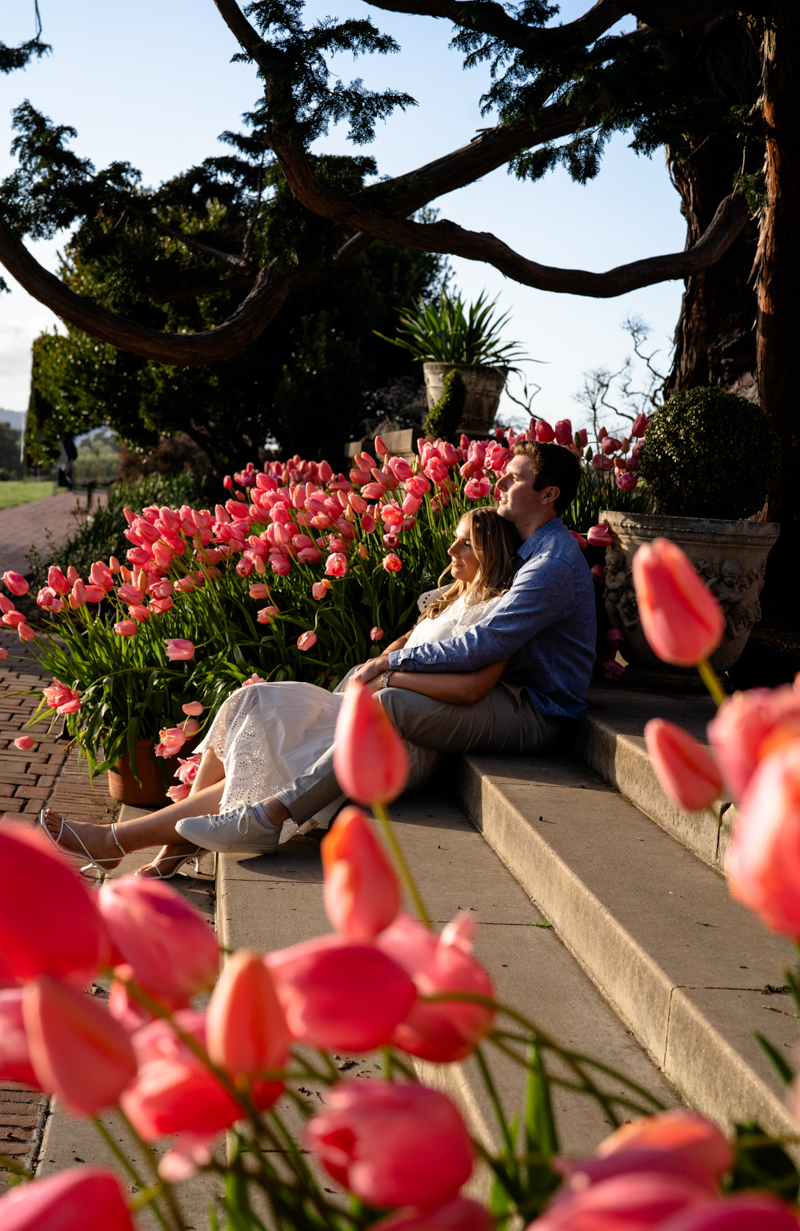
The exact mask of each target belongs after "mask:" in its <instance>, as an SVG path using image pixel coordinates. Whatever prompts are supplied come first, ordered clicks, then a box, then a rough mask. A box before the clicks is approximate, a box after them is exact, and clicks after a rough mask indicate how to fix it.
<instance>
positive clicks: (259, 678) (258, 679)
mask: <svg viewBox="0 0 800 1231" xmlns="http://www.w3.org/2000/svg"><path fill="white" fill-rule="evenodd" d="M266 682H267V681H266V680H265V679H264V677H263V675H256V673H255V672H253V674H252V675H251V676H249V677H248V678H247V679H246V680H242V688H248V687H250V686H251V685H252V684H266Z"/></svg>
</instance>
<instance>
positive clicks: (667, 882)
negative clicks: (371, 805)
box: [457, 756, 797, 1132]
mask: <svg viewBox="0 0 800 1231" xmlns="http://www.w3.org/2000/svg"><path fill="white" fill-rule="evenodd" d="M457 773H458V784H459V786H458V789H459V795H460V799H461V802H462V806H464V808H465V810H466V812H467V814H468V815H469V816H470V819H471V820H472V821H473V823H474V824H475V825H476V826H477V827H478V828H479V829H480V830H481V832H482V833H483V835H484V837H485V838H486V839H487V840H488V842H489V844H490V845H491V846H492V847H493V849H494V850H496V851H497V853H498V854H499V855H500V857H501V858H502V860H503V862H504V863H505V864H506V866H507V867H508V868H509V869H510V870H511V871H512V872H513V874H514V876H515V877H516V878H517V880H518V881H519V882H520V884H521V885H522V886H523V888H524V889H525V890H526V892H527V893H528V894H529V895H530V896H531V898H532V899H533V900H534V902H535V903H536V905H537V906H538V907H539V908H540V909H541V910H542V912H543V913H544V915H545V916H546V917H547V918H548V919H549V920H550V921H551V922H552V923H553V925H554V927H555V929H556V931H557V932H558V934H559V936H560V937H561V939H562V940H563V941H564V942H565V944H566V945H567V947H568V948H569V949H570V950H571V951H572V952H573V953H574V954H575V956H576V957H577V958H578V960H579V961H580V963H581V964H582V965H583V966H584V968H585V969H586V971H587V972H588V973H589V975H590V976H591V978H592V979H593V980H594V981H595V982H596V983H597V984H598V986H599V987H600V988H601V989H602V991H603V993H604V995H606V996H607V997H608V999H609V1000H610V1002H611V1003H612V1005H613V1006H614V1007H615V1009H616V1010H617V1012H618V1013H619V1014H620V1016H621V1017H622V1019H623V1020H624V1021H625V1022H627V1024H628V1025H629V1026H630V1028H631V1029H632V1030H633V1032H634V1034H635V1035H636V1037H637V1038H639V1039H640V1041H641V1042H642V1043H643V1044H644V1046H645V1047H646V1048H647V1050H648V1051H649V1053H650V1054H651V1055H652V1056H653V1058H654V1059H655V1061H656V1062H657V1063H658V1064H659V1065H660V1066H662V1067H663V1070H664V1073H665V1074H666V1076H667V1077H668V1079H669V1080H671V1081H672V1082H674V1084H675V1085H676V1086H677V1088H678V1090H679V1092H680V1093H681V1094H682V1096H683V1097H684V1098H686V1100H687V1101H689V1102H690V1103H692V1104H693V1105H694V1106H696V1107H698V1108H699V1109H700V1110H702V1111H704V1112H706V1113H707V1114H709V1115H712V1116H713V1117H714V1118H716V1119H718V1120H720V1121H722V1122H730V1121H731V1120H733V1119H740V1118H748V1117H750V1116H753V1115H756V1116H758V1117H760V1118H761V1119H762V1122H763V1123H764V1124H765V1126H767V1127H769V1128H770V1129H771V1130H773V1131H775V1132H786V1131H788V1130H789V1129H790V1126H791V1125H792V1121H791V1120H790V1118H789V1116H788V1113H787V1112H786V1111H785V1109H784V1107H783V1098H782V1089H781V1086H780V1083H779V1081H778V1079H777V1077H776V1076H775V1075H774V1073H773V1070H772V1068H771V1065H770V1064H769V1062H768V1061H767V1059H766V1057H765V1056H764V1055H763V1053H762V1051H761V1049H760V1047H759V1045H758V1043H757V1042H756V1041H755V1039H754V1038H753V1032H754V1031H755V1030H759V1031H761V1032H762V1033H763V1034H764V1035H766V1036H767V1037H768V1038H769V1039H770V1040H771V1041H772V1042H773V1043H774V1044H775V1045H776V1046H777V1047H778V1048H779V1050H782V1049H784V1048H786V1049H787V1051H788V1047H789V1046H791V1047H794V1045H795V1044H796V1038H797V1024H796V1021H795V1020H794V1018H793V1017H792V1016H791V1010H792V1006H791V1003H790V1002H789V1001H788V999H787V998H786V997H783V996H779V995H768V996H766V997H765V995H764V994H763V991H762V990H761V989H763V988H764V987H765V985H767V984H771V985H773V986H774V985H778V984H780V983H781V982H782V976H781V971H782V967H783V965H784V964H786V962H787V961H791V958H792V951H791V948H790V946H789V944H788V942H787V941H785V940H784V939H783V938H781V937H778V936H775V935H773V934H771V933H769V932H768V931H767V930H766V929H765V928H764V926H763V925H762V924H761V923H760V922H759V921H758V920H757V919H756V918H755V917H754V916H753V915H752V914H751V913H750V912H749V911H747V910H746V909H745V908H744V907H742V906H741V905H740V904H739V903H737V902H735V901H734V900H733V899H732V898H731V897H730V896H729V894H728V890H727V886H726V884H725V882H724V880H723V879H722V878H721V877H720V876H718V875H717V874H716V873H715V872H714V871H713V870H712V869H711V868H709V867H706V866H704V864H703V863H702V862H701V861H700V860H699V859H697V858H696V857H695V855H694V854H693V853H692V852H691V851H690V850H687V849H686V848H685V847H683V846H682V845H681V844H679V843H678V842H675V841H674V840H673V838H672V837H671V836H670V834H669V833H665V832H664V831H663V830H662V829H661V828H659V826H657V825H654V824H652V822H651V821H650V820H649V819H648V818H647V817H646V816H644V815H643V814H642V813H641V812H640V811H639V810H638V809H636V808H635V807H634V806H633V805H632V804H631V803H630V802H628V800H626V799H624V798H622V796H621V795H619V794H618V793H617V792H616V791H613V790H612V789H610V788H609V786H608V784H607V783H606V782H604V781H603V780H602V779H600V778H599V777H598V776H597V775H595V774H593V773H592V772H591V770H589V769H587V768H586V767H585V766H582V765H579V764H577V763H575V762H574V761H570V760H567V759H563V760H559V759H556V758H552V759H551V758H512V757H491V756H469V757H464V758H462V759H461V760H460V762H459V763H458V771H457ZM767 1002H769V1003H767ZM765 1004H766V1005H767V1010H770V1009H778V1010H779V1011H778V1012H771V1011H765V1010H764V1008H762V1006H763V1005H765Z"/></svg>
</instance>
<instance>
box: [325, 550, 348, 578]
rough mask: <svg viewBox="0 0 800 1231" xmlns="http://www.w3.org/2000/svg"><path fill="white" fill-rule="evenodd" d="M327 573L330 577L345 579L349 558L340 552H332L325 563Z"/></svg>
mask: <svg viewBox="0 0 800 1231" xmlns="http://www.w3.org/2000/svg"><path fill="white" fill-rule="evenodd" d="M325 572H326V574H327V575H328V577H344V575H345V573H346V572H347V556H345V555H344V554H343V553H342V552H340V551H335V552H332V554H331V555H329V556H328V559H327V560H326V561H325Z"/></svg>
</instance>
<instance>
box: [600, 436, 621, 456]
mask: <svg viewBox="0 0 800 1231" xmlns="http://www.w3.org/2000/svg"><path fill="white" fill-rule="evenodd" d="M601 448H602V450H603V452H604V453H605V455H606V457H610V455H611V454H612V453H616V452H617V450H618V449H621V448H622V441H621V440H617V438H616V436H604V437H603V443H602V445H601Z"/></svg>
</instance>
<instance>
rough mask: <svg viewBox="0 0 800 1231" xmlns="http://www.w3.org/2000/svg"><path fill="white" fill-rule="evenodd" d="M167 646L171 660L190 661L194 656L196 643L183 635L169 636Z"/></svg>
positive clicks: (168, 656)
mask: <svg viewBox="0 0 800 1231" xmlns="http://www.w3.org/2000/svg"><path fill="white" fill-rule="evenodd" d="M166 646H167V658H168V659H169V660H170V662H173V663H174V662H188V660H189V659H190V658H194V643H193V642H191V641H186V640H185V638H183V637H168V638H167V641H166Z"/></svg>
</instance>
